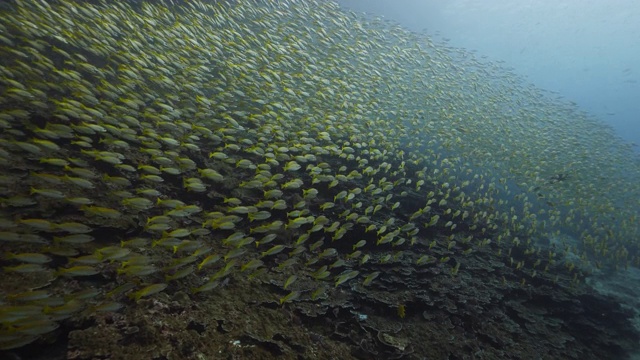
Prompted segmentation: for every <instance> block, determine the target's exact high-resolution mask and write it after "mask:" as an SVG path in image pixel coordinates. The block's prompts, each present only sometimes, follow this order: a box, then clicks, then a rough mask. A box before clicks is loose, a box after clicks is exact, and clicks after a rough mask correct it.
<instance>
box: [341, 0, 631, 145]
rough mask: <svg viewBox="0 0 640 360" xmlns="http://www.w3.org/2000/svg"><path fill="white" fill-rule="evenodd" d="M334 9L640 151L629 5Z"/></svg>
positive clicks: (532, 1)
mask: <svg viewBox="0 0 640 360" xmlns="http://www.w3.org/2000/svg"><path fill="white" fill-rule="evenodd" d="M338 3H339V4H340V5H341V6H344V7H346V8H348V9H350V10H353V11H355V12H359V13H363V12H366V13H367V14H369V16H384V17H385V18H387V19H390V20H393V21H396V22H398V23H399V24H400V25H402V26H403V27H405V28H407V29H409V30H411V31H415V32H422V33H426V34H429V35H430V36H432V37H433V39H434V41H435V42H436V43H441V44H446V45H448V46H454V47H458V48H464V49H466V50H468V51H469V52H472V53H474V54H475V56H477V57H478V58H480V59H486V60H485V61H491V62H496V63H499V64H501V65H502V66H504V67H507V68H510V69H511V70H512V71H514V72H515V73H517V74H519V75H521V76H523V77H524V78H525V79H526V81H527V82H531V83H532V84H534V85H536V86H537V87H539V88H541V89H544V90H547V91H550V92H553V93H555V94H554V95H555V96H557V97H560V98H564V99H566V100H567V101H573V102H575V103H576V104H577V105H578V106H579V107H580V108H581V109H584V110H585V111H587V112H588V113H589V114H592V115H594V116H596V117H598V118H599V119H601V121H603V122H605V123H607V124H609V125H611V127H612V128H613V129H614V130H615V131H616V134H617V135H618V136H620V137H621V138H623V139H624V140H626V141H628V142H632V143H635V144H640V124H639V122H638V113H640V104H639V103H638V101H637V99H638V98H640V84H639V83H638V80H639V79H638V66H637V64H638V63H640V43H639V42H638V41H637V39H638V38H639V37H640V22H638V18H640V5H639V4H638V3H637V2H635V1H633V0H613V1H600V0H586V1H583V0H561V1H554V0H524V1H517V2H513V1H511V2H505V1H500V0H496V1H491V0H489V1H475V0H453V1H440V0H398V1H385V0H371V1H361V0H340V1H338ZM635 150H636V152H638V151H639V150H640V149H639V148H638V147H637V145H636V147H635Z"/></svg>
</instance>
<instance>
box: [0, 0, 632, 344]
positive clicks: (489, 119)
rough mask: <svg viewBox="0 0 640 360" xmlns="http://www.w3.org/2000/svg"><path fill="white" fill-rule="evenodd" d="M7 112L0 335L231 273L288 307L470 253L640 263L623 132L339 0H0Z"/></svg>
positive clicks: (0, 215) (527, 265)
mask: <svg viewBox="0 0 640 360" xmlns="http://www.w3.org/2000/svg"><path fill="white" fill-rule="evenodd" d="M0 129H1V131H2V132H1V136H0V166H2V169H3V172H2V174H0V190H1V192H2V193H1V194H0V195H1V199H0V203H1V205H2V207H1V209H0V246H1V249H2V260H1V261H2V265H3V267H2V277H3V284H4V285H3V286H2V288H1V289H0V290H1V292H0V324H1V325H0V349H3V350H4V349H12V348H18V347H21V346H24V345H27V344H30V343H32V342H34V341H37V340H38V339H39V338H40V337H42V336H45V335H46V334H48V333H50V332H52V331H54V330H55V329H56V328H57V327H58V326H60V322H61V321H64V320H65V319H68V318H70V317H72V316H74V315H76V314H79V313H81V312H83V311H84V312H87V311H88V312H104V311H118V310H119V309H121V308H122V307H123V306H133V305H132V304H134V303H135V301H138V300H140V299H143V298H147V297H152V296H154V295H155V294H158V293H160V292H163V291H169V290H171V291H175V290H176V289H182V290H185V291H188V292H190V294H192V295H191V296H193V297H194V298H196V297H199V296H207V294H209V293H211V292H215V291H216V288H217V287H219V286H220V285H221V284H222V283H223V282H224V281H225V280H226V279H227V278H247V279H269V278H270V277H272V276H273V277H276V274H277V278H278V279H282V280H281V281H280V280H279V281H280V283H281V287H282V290H283V292H282V296H281V297H279V298H276V299H274V300H275V301H276V302H278V303H279V304H281V305H282V306H287V304H289V303H291V302H294V301H316V300H317V299H321V298H323V297H326V296H329V295H328V294H329V293H330V291H333V289H336V288H339V287H350V286H374V285H375V283H376V281H380V279H382V278H384V276H385V275H384V272H381V271H377V270H376V267H374V266H372V264H384V263H394V262H396V263H397V262H405V263H411V264H414V266H441V267H444V268H446V269H448V270H447V272H448V273H450V274H451V275H452V276H455V275H456V274H457V273H458V271H464V267H465V260H464V259H465V257H467V256H473V253H474V251H477V250H478V249H481V248H482V249H483V251H486V249H487V248H489V249H494V251H495V256H496V257H497V258H500V259H509V260H508V264H509V266H511V267H513V268H517V269H518V270H521V271H522V272H523V273H524V274H527V276H536V273H537V272H539V273H542V272H547V271H549V270H550V269H556V268H558V267H563V268H565V270H566V271H569V272H571V271H574V272H576V279H578V273H577V270H574V267H584V266H585V265H584V264H578V263H577V260H574V261H562V262H560V259H565V256H566V255H567V254H569V253H571V254H574V255H575V258H576V259H578V258H579V259H580V262H583V263H585V264H593V266H596V267H598V268H600V267H608V268H611V267H614V268H619V269H623V268H625V267H627V266H638V265H640V264H639V263H640V258H639V257H638V252H637V247H638V238H639V237H638V234H639V233H640V232H639V228H638V226H639V225H638V224H639V222H638V209H640V183H638V181H637V179H638V178H640V176H639V175H640V163H639V162H638V159H637V157H634V155H633V149H632V148H631V145H629V144H626V143H624V142H623V141H622V140H620V139H619V138H617V137H616V136H615V135H614V133H613V131H612V130H611V129H609V128H608V127H606V126H604V125H602V124H601V123H600V122H599V121H598V120H596V119H593V118H591V117H589V116H588V115H587V114H584V113H582V112H581V111H580V110H579V109H577V108H576V107H575V106H574V105H572V104H568V103H566V102H564V101H562V100H560V99H557V98H554V96H553V95H552V94H549V93H545V92H543V91H541V90H539V89H536V88H535V87H533V86H530V85H527V84H526V82H524V81H523V80H521V79H520V78H519V77H517V76H516V75H514V74H513V73H511V72H510V71H508V70H505V69H503V68H501V67H500V66H499V65H498V64H493V63H489V62H482V61H480V60H478V59H476V58H475V57H474V56H473V55H472V54H471V53H469V52H467V51H465V50H461V49H454V48H449V47H447V46H444V45H437V44H434V43H433V42H432V41H431V40H430V39H429V37H427V36H426V35H424V34H416V33H411V32H409V31H407V30H404V29H403V28H401V27H400V26H397V25H394V24H392V23H389V22H386V21H383V20H381V19H377V18H364V17H360V16H359V15H356V14H353V13H348V12H345V11H344V10H342V9H340V8H339V6H338V5H336V4H335V3H332V2H325V1H309V0H279V1H276V0H270V1H269V0H264V1H262V0H261V1H258V0H254V1H238V2H229V3H227V2H224V1H220V2H212V3H208V2H204V1H198V0H196V1H185V2H177V1H170V0H165V1H158V2H145V1H142V2H133V1H132V2H128V1H106V0H105V1H97V2H83V1H73V0H58V1H45V0H12V1H9V2H7V3H6V4H3V6H2V8H1V9H0ZM561 234H572V235H573V236H575V237H576V238H578V239H579V246H578V245H576V244H565V245H564V246H558V247H557V248H555V249H554V250H551V248H549V247H545V246H543V245H542V240H543V239H546V238H549V237H554V236H560V235H561ZM502 247H505V248H509V250H508V252H509V253H508V254H507V253H503V252H502V250H501V249H502ZM511 248H514V249H519V250H518V252H519V253H524V254H525V255H526V257H524V258H516V259H514V257H510V255H511V250H510V249H511ZM409 249H411V250H412V251H411V252H409V251H408V250H409ZM436 250H437V251H436ZM416 254H417V255H416ZM378 270H379V269H378ZM556 271H557V269H556ZM70 279H71V280H74V282H73V284H74V285H73V286H63V284H67V283H68V282H69V280H70ZM285 279H286V280H285ZM523 284H524V278H523Z"/></svg>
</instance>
